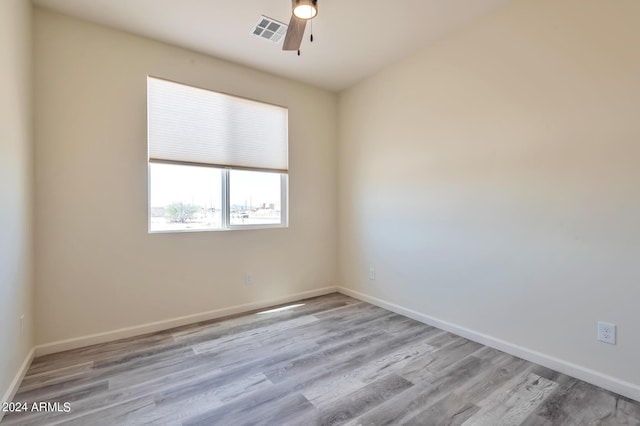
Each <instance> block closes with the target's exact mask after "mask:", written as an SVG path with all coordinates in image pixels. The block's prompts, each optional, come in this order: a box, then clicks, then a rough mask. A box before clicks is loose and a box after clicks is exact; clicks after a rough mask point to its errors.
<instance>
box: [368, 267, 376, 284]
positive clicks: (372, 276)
mask: <svg viewBox="0 0 640 426" xmlns="http://www.w3.org/2000/svg"><path fill="white" fill-rule="evenodd" d="M369 279H370V280H372V281H373V280H375V279H376V270H375V268H369Z"/></svg>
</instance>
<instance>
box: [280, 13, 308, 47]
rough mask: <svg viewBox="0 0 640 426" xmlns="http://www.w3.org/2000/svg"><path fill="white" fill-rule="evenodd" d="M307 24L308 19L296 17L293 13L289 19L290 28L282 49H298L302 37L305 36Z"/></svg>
mask: <svg viewBox="0 0 640 426" xmlns="http://www.w3.org/2000/svg"><path fill="white" fill-rule="evenodd" d="M306 26H307V21H306V20H304V19H299V18H296V16H295V15H291V20H290V21H289V28H288V29H287V35H286V36H285V37H284V43H283V44H282V50H298V49H300V45H301V44H302V37H304V29H305V27H306Z"/></svg>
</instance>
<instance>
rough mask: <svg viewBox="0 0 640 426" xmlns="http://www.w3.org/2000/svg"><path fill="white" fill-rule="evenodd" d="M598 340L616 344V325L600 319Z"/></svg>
mask: <svg viewBox="0 0 640 426" xmlns="http://www.w3.org/2000/svg"><path fill="white" fill-rule="evenodd" d="M598 340H599V341H601V342H603V343H608V344H610V345H615V344H616V325H615V324H610V323H608V322H602V321H598Z"/></svg>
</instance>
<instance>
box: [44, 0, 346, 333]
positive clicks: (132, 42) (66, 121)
mask: <svg viewBox="0 0 640 426" xmlns="http://www.w3.org/2000/svg"><path fill="white" fill-rule="evenodd" d="M34 25H35V60H36V73H35V88H36V93H37V99H36V127H35V129H36V169H37V176H36V203H37V206H38V208H37V212H36V223H37V242H38V245H37V253H36V261H37V268H36V271H37V272H36V278H37V283H38V292H37V297H36V308H37V312H38V319H37V341H38V343H40V344H44V343H49V342H54V341H58V340H62V339H68V338H74V337H80V336H85V335H88V334H91V333H99V332H106V331H110V330H114V329H118V328H122V327H130V326H137V325H141V324H145V323H149V322H153V321H161V320H166V319H171V318H175V317H180V316H185V315H191V314H198V313H201V312H205V311H209V310H214V309H218V308H226V307H229V306H234V305H238V304H244V303H252V302H259V301H264V300H270V299H274V298H277V297H281V296H287V295H291V294H295V293H299V292H304V291H308V290H313V289H318V288H322V287H325V286H333V285H335V281H336V273H337V255H336V252H335V248H336V245H337V243H336V227H337V216H336V184H337V183H336V182H337V177H336V175H337V173H336V169H337V165H336V150H337V146H336V141H337V130H336V129H337V125H336V121H337V112H336V110H337V96H336V95H335V94H333V93H330V92H326V91H323V90H319V89H316V88H312V87H310V86H307V85H303V84H299V83H296V82H292V81H289V80H286V79H283V78H279V77H275V76H272V75H269V74H266V73H263V72H259V71H255V70H251V69H249V68H245V67H242V66H239V65H234V64H231V63H228V62H225V61H222V60H217V59H213V58H210V57H207V56H203V55H200V54H197V53H194V52H191V51H187V50H184V49H180V48H177V47H172V46H169V45H166V44H162V43H159V42H155V41H151V40H148V39H144V38H140V37H137V36H133V35H129V34H126V33H123V32H119V31H115V30H111V29H107V28H104V27H99V26H96V25H93V24H89V23H86V22H82V21H78V20H75V19H72V18H68V17H64V16H62V15H57V14H53V13H50V12H47V11H43V10H39V9H36V11H35V21H34ZM147 74H151V75H155V76H159V77H164V78H167V79H171V80H176V81H180V82H184V83H187V84H192V85H196V86H200V87H206V88H210V89H213V90H219V91H223V92H227V93H232V94H235V95H239V96H245V97H249V98H253V99H258V100H262V101H266V102H271V103H275V104H279V105H286V106H288V107H289V122H290V133H289V155H290V157H289V160H290V161H289V163H290V192H289V193H290V227H289V228H288V229H270V230H253V231H232V232H201V233H175V234H152V235H149V234H148V233H147V163H146V155H147V145H146V77H147ZM245 271H250V272H252V273H253V281H254V283H253V285H251V286H247V285H245V284H244V274H245Z"/></svg>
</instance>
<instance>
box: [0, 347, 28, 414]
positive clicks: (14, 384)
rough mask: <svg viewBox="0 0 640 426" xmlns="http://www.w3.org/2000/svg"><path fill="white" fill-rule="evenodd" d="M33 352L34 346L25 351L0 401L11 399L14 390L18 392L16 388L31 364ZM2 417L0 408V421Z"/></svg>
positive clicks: (14, 393) (14, 392) (2, 412)
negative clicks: (25, 354) (27, 351)
mask: <svg viewBox="0 0 640 426" xmlns="http://www.w3.org/2000/svg"><path fill="white" fill-rule="evenodd" d="M34 354H35V348H31V350H30V351H29V353H27V356H26V357H25V358H24V361H22V365H21V366H20V368H19V369H18V372H17V373H16V375H15V377H14V378H13V381H12V382H11V384H10V385H9V389H7V391H6V392H5V394H4V396H3V397H2V399H0V403H2V402H11V401H13V397H14V396H15V395H16V392H18V388H19V387H20V383H22V379H24V376H25V374H27V370H29V366H30V365H31V361H33V357H34ZM3 417H4V411H2V410H0V421H2V418H3Z"/></svg>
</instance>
